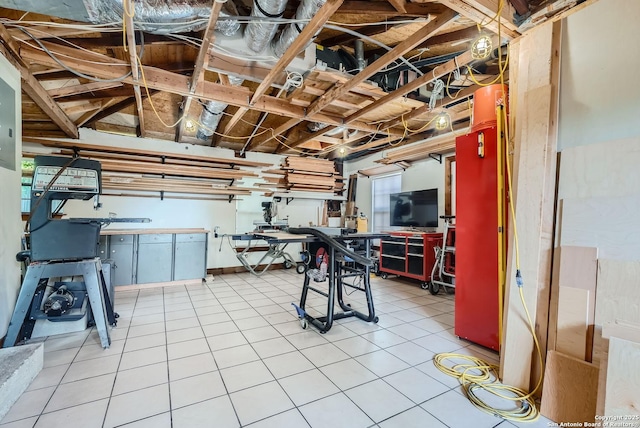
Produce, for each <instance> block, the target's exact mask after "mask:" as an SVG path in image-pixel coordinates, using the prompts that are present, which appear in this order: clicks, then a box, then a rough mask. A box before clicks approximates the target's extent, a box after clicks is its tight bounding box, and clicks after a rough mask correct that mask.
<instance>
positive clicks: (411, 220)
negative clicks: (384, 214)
mask: <svg viewBox="0 0 640 428" xmlns="http://www.w3.org/2000/svg"><path fill="white" fill-rule="evenodd" d="M390 198H391V200H390V208H391V226H400V227H438V189H428V190H416V191H413V192H402V193H392V194H391V195H390Z"/></svg>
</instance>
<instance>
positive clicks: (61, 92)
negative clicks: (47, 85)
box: [48, 82, 122, 99]
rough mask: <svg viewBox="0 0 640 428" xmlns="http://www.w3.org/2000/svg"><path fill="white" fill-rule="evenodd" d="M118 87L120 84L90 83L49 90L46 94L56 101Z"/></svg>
mask: <svg viewBox="0 0 640 428" xmlns="http://www.w3.org/2000/svg"><path fill="white" fill-rule="evenodd" d="M119 87H122V83H120V82H91V83H81V84H79V85H73V86H63V87H61V88H56V89H51V90H49V91H48V92H49V95H50V96H51V98H53V99H56V98H62V97H69V96H73V95H79V94H86V93H87V92H94V91H102V90H105V89H111V88H119Z"/></svg>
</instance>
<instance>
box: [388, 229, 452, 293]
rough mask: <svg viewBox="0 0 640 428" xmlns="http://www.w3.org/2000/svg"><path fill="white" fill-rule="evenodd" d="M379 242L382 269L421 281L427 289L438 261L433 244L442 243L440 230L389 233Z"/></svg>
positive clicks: (439, 244)
mask: <svg viewBox="0 0 640 428" xmlns="http://www.w3.org/2000/svg"><path fill="white" fill-rule="evenodd" d="M389 234H390V235H391V236H390V237H388V238H384V239H382V240H381V241H380V272H381V273H382V275H381V276H382V277H383V278H386V277H387V274H394V275H400V276H404V277H407V278H413V279H417V280H419V281H421V286H422V288H427V283H428V282H429V281H431V269H432V268H433V264H434V262H435V250H434V247H436V246H441V245H442V234H441V233H419V232H390V233H389Z"/></svg>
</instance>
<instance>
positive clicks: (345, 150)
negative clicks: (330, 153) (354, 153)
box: [338, 147, 347, 156]
mask: <svg viewBox="0 0 640 428" xmlns="http://www.w3.org/2000/svg"><path fill="white" fill-rule="evenodd" d="M338 154H339V155H340V156H344V155H346V154H347V149H346V148H345V147H340V148H339V149H338Z"/></svg>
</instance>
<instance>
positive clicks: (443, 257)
mask: <svg viewBox="0 0 640 428" xmlns="http://www.w3.org/2000/svg"><path fill="white" fill-rule="evenodd" d="M440 218H442V219H444V231H443V232H442V236H443V240H442V241H443V243H442V245H439V246H436V247H435V248H434V251H435V263H434V264H433V268H432V269H431V281H429V283H428V288H429V292H430V293H431V294H433V295H436V294H438V292H439V291H440V288H441V287H442V288H444V291H445V292H447V293H448V290H447V288H455V286H456V271H455V257H456V247H455V242H456V225H455V224H454V223H453V219H455V216H453V215H441V216H440Z"/></svg>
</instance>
